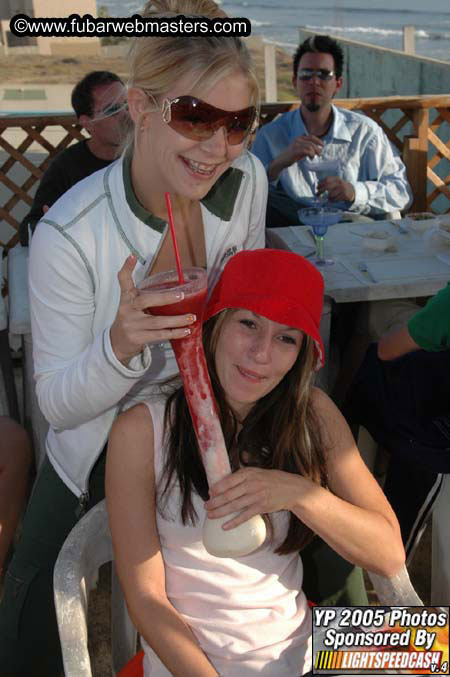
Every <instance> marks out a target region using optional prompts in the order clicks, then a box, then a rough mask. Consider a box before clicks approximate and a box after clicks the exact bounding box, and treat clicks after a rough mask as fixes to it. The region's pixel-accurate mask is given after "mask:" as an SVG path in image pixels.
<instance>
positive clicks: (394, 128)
mask: <svg viewBox="0 0 450 677" xmlns="http://www.w3.org/2000/svg"><path fill="white" fill-rule="evenodd" d="M335 103H336V104H337V105H338V106H341V107H342V108H348V109H351V110H358V111H361V112H363V113H365V114H366V115H368V116H369V117H371V118H372V119H374V120H375V121H376V122H377V123H378V124H379V125H381V127H382V128H383V130H384V131H385V133H386V134H387V136H388V138H389V140H390V141H391V143H392V144H393V145H394V146H395V147H396V148H398V150H399V151H400V152H401V153H402V155H403V159H404V161H405V164H406V167H407V171H408V178H409V181H410V183H411V187H412V190H413V194H414V203H413V205H412V206H411V208H410V209H411V211H424V210H427V211H437V210H436V209H433V207H434V203H435V202H436V200H437V199H438V198H439V197H440V196H444V200H445V206H444V208H442V206H441V207H440V209H439V211H441V212H442V211H448V212H450V164H449V163H450V141H449V125H448V123H449V122H450V95H445V96H444V95H437V96H419V97H412V96H404V97H383V98H373V99H342V100H336V102H335ZM298 105H299V104H298V103H268V104H263V105H262V107H261V124H265V123H267V122H270V121H271V120H272V119H273V118H274V117H276V115H278V114H279V113H282V112H285V111H287V110H291V109H293V108H297V107H298ZM393 117H394V118H395V120H393V119H392V118H393ZM55 128H59V129H60V130H62V131H63V136H62V138H61V139H60V140H59V141H58V142H57V143H51V142H50V141H49V139H48V137H46V135H45V132H46V131H49V130H51V129H53V130H54V129H55ZM11 130H16V131H19V130H22V133H25V138H24V139H23V140H22V141H20V143H18V145H17V147H14V146H13V145H12V144H11V143H9V142H8V141H7V139H6V134H7V133H8V132H9V131H11ZM81 138H83V133H82V130H81V128H80V127H79V126H78V125H77V123H76V119H75V117H74V116H73V115H45V116H42V115H39V116H33V117H31V116H30V117H29V116H23V117H12V116H10V117H8V116H7V117H0V149H3V151H4V152H5V153H6V156H7V157H6V160H5V161H4V162H3V164H2V165H1V166H0V183H2V184H3V186H4V188H6V193H7V198H6V201H4V202H3V204H2V203H0V219H1V220H3V221H5V222H6V223H7V224H9V226H10V227H11V228H10V231H11V233H12V234H11V235H10V236H6V237H4V238H0V246H3V247H4V248H5V249H8V248H9V247H12V246H14V245H15V244H16V243H17V240H18V227H19V222H18V220H17V219H16V218H15V217H14V215H13V210H14V208H15V207H16V206H17V205H18V203H20V202H21V201H22V202H24V203H25V205H27V207H28V206H30V205H31V204H32V197H31V189H32V188H33V186H34V184H35V183H36V182H37V181H39V180H40V178H41V176H42V174H43V172H44V171H45V169H46V168H47V166H48V164H49V161H50V159H51V158H52V157H53V155H55V154H56V153H58V152H59V151H61V150H62V149H63V148H66V146H68V145H69V144H70V143H71V142H72V141H73V140H74V139H75V140H79V139H81ZM34 142H36V143H37V144H38V145H39V146H40V147H41V149H42V150H43V151H44V152H45V153H46V155H45V157H44V159H43V160H42V162H40V164H38V165H34V164H33V163H32V162H31V161H30V160H29V159H28V158H27V151H28V153H29V152H30V151H29V149H30V147H31V145H32V144H33V143H34ZM42 150H41V151H40V152H41V153H42ZM16 163H19V164H20V165H21V167H22V173H23V172H25V174H26V175H27V176H26V178H25V180H24V181H21V182H18V181H17V180H13V179H12V178H11V170H12V169H13V167H14V165H15V164H16ZM441 163H442V164H441ZM438 165H439V167H438ZM2 192H5V191H2ZM444 200H443V199H442V198H441V200H440V201H441V203H442V202H443V201H444ZM2 239H4V240H5V241H3V242H2V241H1V240H2Z"/></svg>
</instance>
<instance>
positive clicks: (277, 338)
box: [106, 249, 404, 677]
mask: <svg viewBox="0 0 450 677" xmlns="http://www.w3.org/2000/svg"><path fill="white" fill-rule="evenodd" d="M322 300H323V280H322V277H321V275H320V273H319V272H318V271H317V270H316V269H315V268H314V267H313V266H312V265H311V264H310V263H309V262H307V261H306V260H305V259H303V258H302V257H300V256H298V255H297V254H294V253H292V252H287V251H278V250H270V249H265V250H255V251H246V252H239V253H238V254H236V255H235V256H233V257H232V259H231V260H230V261H229V262H228V264H227V265H226V266H225V269H224V272H223V273H222V276H221V278H220V280H219V282H218V284H217V285H216V287H215V288H214V290H213V292H212V295H211V298H210V300H209V302H208V305H207V309H206V315H205V318H206V319H205V324H204V328H203V342H204V350H205V355H206V360H207V364H208V369H209V371H210V375H211V380H212V383H213V388H214V392H215V396H216V399H217V402H218V410H219V417H220V420H221V423H222V427H223V430H224V435H225V439H226V443H227V448H228V450H229V455H230V460H231V465H232V468H233V470H234V472H233V473H232V474H231V475H228V476H227V477H225V478H224V479H223V480H221V481H220V482H217V483H216V484H215V485H213V486H211V487H210V488H209V492H208V486H207V482H206V475H205V472H204V470H203V466H202V464H201V460H200V456H199V452H198V447H197V443H196V439H195V436H194V433H193V428H192V423H191V419H190V416H189V413H188V409H187V404H186V399H185V395H184V391H183V388H182V387H181V388H178V389H177V390H176V391H175V392H174V393H173V394H172V395H171V396H170V397H169V398H168V400H167V401H166V402H165V401H162V400H154V401H148V402H146V403H141V404H138V405H136V406H135V407H133V408H131V409H129V410H128V411H126V412H125V413H123V414H121V415H120V416H119V418H118V419H117V421H116V422H115V423H114V425H113V428H112V432H111V436H110V441H109V446H108V454H107V480H106V493H107V502H108V511H109V518H110V525H111V530H112V537H113V543H114V550H115V557H116V562H117V569H118V572H119V577H120V580H121V583H122V586H123V589H124V593H125V597H126V600H127V604H128V608H129V611H130V614H131V617H132V619H133V622H134V623H135V625H136V627H137V629H138V631H139V632H140V634H141V636H142V639H143V646H144V649H145V658H144V674H145V675H151V677H162V676H166V675H182V676H183V677H187V676H189V675H195V677H207V676H209V675H211V676H213V675H218V674H220V675H224V676H226V677H246V676H250V675H259V674H268V675H269V674H270V676H271V677H278V676H279V677H281V676H285V677H293V676H294V675H305V674H307V673H309V671H310V670H311V651H310V646H311V640H310V638H311V619H310V612H309V610H308V606H307V603H306V599H305V596H304V594H303V592H302V563H301V559H300V557H299V556H298V553H299V551H300V550H301V548H302V547H303V545H304V544H305V543H306V542H307V541H308V540H309V539H310V538H311V536H312V534H313V533H317V534H319V535H320V536H321V537H322V538H323V539H324V540H325V541H326V542H327V543H329V544H330V545H331V546H332V547H333V548H335V549H336V550H337V551H338V552H339V553H340V554H341V555H342V556H343V557H345V558H347V559H349V560H350V561H351V562H354V563H356V564H358V565H361V566H363V567H365V568H368V569H370V570H372V571H375V572H377V573H380V574H382V575H385V576H392V575H394V574H395V573H396V572H397V570H398V569H399V568H400V567H401V566H402V565H403V562H404V552H403V547H402V543H401V538H400V532H399V527H398V524H397V520H396V518H395V515H394V514H393V512H392V510H391V508H390V506H389V504H388V503H387V501H386V499H385V497H384V495H383V492H382V491H381V489H380V488H379V487H378V485H377V483H376V481H375V480H374V479H373V477H372V475H371V474H370V472H369V471H368V470H367V468H366V466H365V465H364V463H363V461H362V460H361V458H360V455H359V453H358V450H357V448H356V446H355V443H354V440H353V438H352V435H351V433H350V430H349V428H348V427H347V424H346V422H345V420H344V419H343V417H342V416H341V414H340V413H339V411H338V410H337V409H336V407H335V406H334V404H333V403H332V402H331V400H330V399H329V398H328V397H327V395H325V394H324V393H323V392H321V391H320V390H318V389H317V388H314V387H313V385H312V382H313V375H314V370H315V368H317V367H318V366H320V364H321V362H322V361H323V347H322V342H321V339H320V334H319V322H320V315H321V310H322ZM125 452H126V457H125V455H124V454H125ZM232 513H238V516H236V517H234V518H231V517H230V519H229V520H228V521H227V522H226V523H225V524H224V525H223V528H224V529H231V528H233V527H234V526H236V525H237V524H239V523H242V522H243V521H245V520H247V519H249V518H250V517H251V516H253V515H256V514H262V515H264V518H265V520H266V524H267V525H268V530H267V533H268V536H267V538H266V541H265V543H264V544H263V545H262V546H261V547H260V548H258V549H257V550H256V551H254V552H253V553H251V554H249V555H246V556H244V557H238V558H235V559H232V558H217V557H214V556H212V555H210V554H209V553H208V552H207V551H206V550H205V548H204V545H203V543H202V524H203V520H204V518H205V515H206V514H208V516H209V517H210V518H212V519H214V518H218V517H221V516H224V515H232Z"/></svg>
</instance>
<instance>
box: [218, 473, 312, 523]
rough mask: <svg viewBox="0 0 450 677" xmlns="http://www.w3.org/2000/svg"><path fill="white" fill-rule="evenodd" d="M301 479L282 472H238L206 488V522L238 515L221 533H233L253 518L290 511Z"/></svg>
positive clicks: (298, 490)
mask: <svg viewBox="0 0 450 677" xmlns="http://www.w3.org/2000/svg"><path fill="white" fill-rule="evenodd" d="M304 481H305V480H304V478H302V477H300V475H295V474H293V473H289V472H285V471H283V470H264V469H262V468H241V469H240V470H237V471H236V472H234V473H232V474H231V475H228V476H227V477H224V479H222V480H220V482H216V484H213V486H212V487H210V490H209V495H210V498H209V500H208V501H206V503H205V508H206V510H207V512H208V517H209V518H210V519H216V518H218V517H223V516H225V515H230V514H233V513H237V512H238V513H239V515H237V516H236V517H235V518H233V519H232V520H230V521H229V522H225V524H224V525H223V528H224V529H233V528H234V527H237V526H238V525H239V524H242V523H243V522H246V521H247V520H248V519H250V518H251V517H253V516H254V515H260V514H262V513H270V512H276V511H277V510H290V509H291V506H292V505H294V504H295V501H296V497H298V494H299V492H300V491H301V487H302V482H304Z"/></svg>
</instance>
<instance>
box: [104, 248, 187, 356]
mask: <svg viewBox="0 0 450 677" xmlns="http://www.w3.org/2000/svg"><path fill="white" fill-rule="evenodd" d="M135 265H136V257H135V256H129V257H128V258H127V260H126V261H125V263H124V264H123V266H122V268H121V269H120V271H119V273H118V276H117V277H118V279H119V285H120V303H119V307H118V309H117V314H116V318H115V320H114V322H113V324H112V326H111V329H110V337H111V346H112V349H113V351H114V354H115V355H116V357H117V359H118V360H119V361H120V362H122V364H125V365H127V364H128V362H129V361H130V359H131V358H132V357H134V356H135V355H139V353H140V352H141V351H142V349H143V348H144V346H145V345H146V344H147V343H154V342H160V341H168V340H171V339H178V338H183V337H184V336H188V335H189V334H190V333H191V330H190V329H189V328H188V326H186V325H190V324H192V323H193V322H195V316H194V315H191V314H188V315H174V316H173V315H170V316H166V317H163V316H160V315H149V314H146V313H144V312H143V311H144V309H145V308H154V307H155V306H165V305H168V304H169V303H176V302H177V301H181V300H182V299H183V298H184V294H183V293H182V292H177V291H157V292H151V291H140V290H138V289H136V287H135V286H134V282H133V278H132V272H133V269H134V267H135Z"/></svg>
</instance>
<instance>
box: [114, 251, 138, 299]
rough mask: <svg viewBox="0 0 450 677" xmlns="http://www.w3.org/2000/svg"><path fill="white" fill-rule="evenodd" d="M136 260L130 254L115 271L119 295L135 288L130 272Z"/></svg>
mask: <svg viewBox="0 0 450 677" xmlns="http://www.w3.org/2000/svg"><path fill="white" fill-rule="evenodd" d="M136 261H137V259H136V257H135V256H132V255H130V256H129V257H128V258H127V259H126V260H125V263H124V264H123V266H122V268H121V269H120V270H119V272H118V273H117V278H118V280H119V286H120V292H121V295H122V294H126V293H127V292H128V293H129V292H132V291H134V290H135V286H134V281H133V275H132V273H133V270H134V267H135V265H136Z"/></svg>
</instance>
